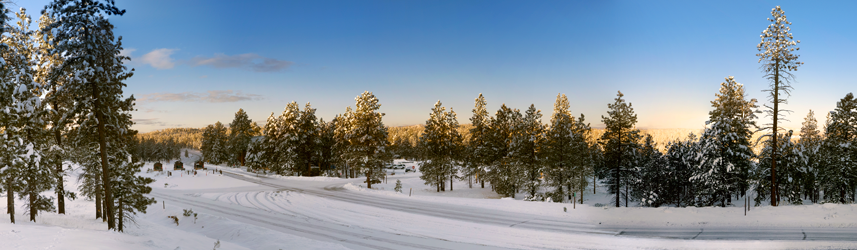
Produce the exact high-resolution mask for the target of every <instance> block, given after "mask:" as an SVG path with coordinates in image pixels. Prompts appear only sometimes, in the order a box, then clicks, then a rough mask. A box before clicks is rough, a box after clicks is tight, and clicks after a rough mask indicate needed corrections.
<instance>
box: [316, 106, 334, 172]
mask: <svg viewBox="0 0 857 250" xmlns="http://www.w3.org/2000/svg"><path fill="white" fill-rule="evenodd" d="M318 125H319V145H318V151H317V152H316V154H317V155H318V156H319V159H318V161H319V163H318V166H319V170H320V171H323V172H324V174H325V175H326V176H332V175H331V174H332V173H331V172H330V171H331V170H333V169H332V167H333V164H334V162H335V160H336V158H337V157H338V156H337V155H336V153H337V152H336V122H335V120H331V121H330V122H325V121H324V119H323V118H322V119H319V122H318Z"/></svg>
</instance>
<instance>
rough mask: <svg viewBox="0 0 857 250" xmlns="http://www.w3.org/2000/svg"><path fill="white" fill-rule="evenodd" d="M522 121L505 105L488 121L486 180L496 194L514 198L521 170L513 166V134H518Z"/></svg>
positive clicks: (515, 147) (519, 113) (517, 112)
mask: <svg viewBox="0 0 857 250" xmlns="http://www.w3.org/2000/svg"><path fill="white" fill-rule="evenodd" d="M521 119H523V118H522V116H521V112H520V111H519V110H518V109H514V110H513V109H510V108H508V107H506V104H503V105H502V106H500V109H499V110H497V113H496V114H495V115H494V117H493V118H491V120H490V130H489V140H488V143H487V144H488V148H490V149H491V150H490V152H491V155H490V156H489V162H490V168H489V170H488V171H487V173H486V176H485V177H486V178H487V179H488V180H489V182H491V187H492V188H493V189H494V191H495V192H497V194H499V195H502V196H509V197H512V198H515V193H517V190H518V188H519V187H520V186H519V185H518V184H519V182H518V180H519V178H521V177H522V173H521V169H520V168H519V167H518V165H516V164H515V157H514V153H515V151H516V150H517V147H518V145H517V144H515V140H514V138H515V134H516V133H518V128H519V126H518V123H519V122H520V120H521Z"/></svg>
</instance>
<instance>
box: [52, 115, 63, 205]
mask: <svg viewBox="0 0 857 250" xmlns="http://www.w3.org/2000/svg"><path fill="white" fill-rule="evenodd" d="M56 106H57V103H56V102H54V107H56ZM54 139H56V141H57V146H59V147H62V135H61V134H60V130H59V128H54ZM56 171H57V187H56V192H57V213H59V214H65V187H64V185H63V178H62V177H63V170H62V159H60V160H59V163H57V170H56Z"/></svg>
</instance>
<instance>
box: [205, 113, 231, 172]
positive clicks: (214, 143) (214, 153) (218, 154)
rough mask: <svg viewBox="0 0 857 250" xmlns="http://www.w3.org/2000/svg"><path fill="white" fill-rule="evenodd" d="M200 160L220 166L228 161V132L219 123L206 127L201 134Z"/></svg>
mask: <svg viewBox="0 0 857 250" xmlns="http://www.w3.org/2000/svg"><path fill="white" fill-rule="evenodd" d="M202 138H203V140H202V147H201V148H202V158H203V159H205V161H207V162H210V163H212V164H221V163H226V162H228V161H229V153H228V152H229V151H228V147H229V136H228V130H227V129H226V127H225V126H223V123H220V122H219V121H218V122H216V123H214V124H213V125H208V126H206V127H205V130H204V131H203V132H202Z"/></svg>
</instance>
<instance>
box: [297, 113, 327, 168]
mask: <svg viewBox="0 0 857 250" xmlns="http://www.w3.org/2000/svg"><path fill="white" fill-rule="evenodd" d="M295 129H296V130H295V139H296V141H295V147H294V152H295V154H294V156H295V160H294V167H295V172H297V173H300V174H301V175H307V176H309V175H311V173H310V166H311V165H313V164H318V161H317V160H316V159H317V158H318V155H317V153H318V148H319V143H320V139H321V138H320V137H319V124H318V119H317V118H316V116H315V109H314V108H312V106H311V105H310V104H309V103H307V104H306V106H305V107H304V110H303V111H301V112H300V116H299V118H298V120H297V124H296V126H295Z"/></svg>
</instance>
